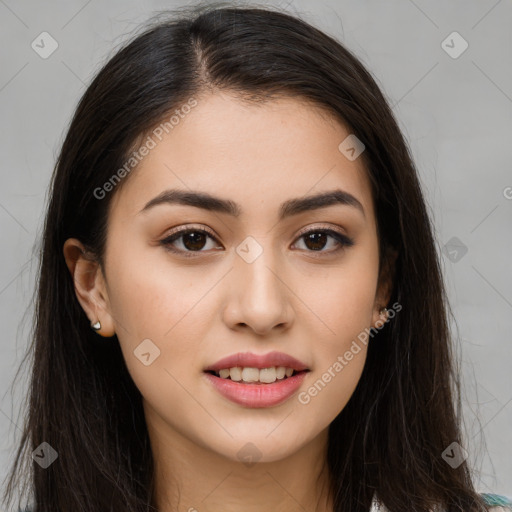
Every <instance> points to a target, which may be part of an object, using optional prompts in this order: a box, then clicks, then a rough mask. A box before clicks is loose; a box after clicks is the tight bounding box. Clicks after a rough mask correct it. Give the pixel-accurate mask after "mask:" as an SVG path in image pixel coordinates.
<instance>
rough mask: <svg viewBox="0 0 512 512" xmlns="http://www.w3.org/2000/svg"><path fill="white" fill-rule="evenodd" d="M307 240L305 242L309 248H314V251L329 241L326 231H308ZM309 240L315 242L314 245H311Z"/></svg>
mask: <svg viewBox="0 0 512 512" xmlns="http://www.w3.org/2000/svg"><path fill="white" fill-rule="evenodd" d="M305 237H306V240H305V244H306V247H307V248H308V249H312V250H314V251H317V250H320V249H322V248H323V247H324V246H325V244H326V243H327V234H326V233H308V234H307V235H305ZM309 242H313V247H310V246H309V245H308V244H309Z"/></svg>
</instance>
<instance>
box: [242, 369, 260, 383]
mask: <svg viewBox="0 0 512 512" xmlns="http://www.w3.org/2000/svg"><path fill="white" fill-rule="evenodd" d="M259 379H260V371H259V370H258V368H244V369H243V370H242V380H243V381H244V382H257V381H258V380H259Z"/></svg>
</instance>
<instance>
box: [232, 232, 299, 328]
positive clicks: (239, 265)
mask: <svg viewBox="0 0 512 512" xmlns="http://www.w3.org/2000/svg"><path fill="white" fill-rule="evenodd" d="M236 253H237V255H236V258H235V263H234V273H233V279H234V282H233V285H232V286H233V288H232V292H234V293H233V297H232V298H234V297H236V300H237V301H238V308H239V309H238V310H239V315H240V316H239V318H238V321H239V322H243V323H245V324H248V325H251V326H252V327H253V328H254V329H256V330H261V331H264V330H266V329H270V328H272V327H273V326H274V325H276V324H280V323H283V322H285V321H286V318H285V316H286V312H287V308H288V306H289V305H288V303H287V301H288V293H287V287H286V286H285V285H284V284H283V282H284V281H285V279H283V277H284V276H280V275H279V274H280V273H281V269H282V265H281V262H280V260H279V255H277V254H276V252H275V251H274V249H273V247H272V242H271V238H270V237H269V238H267V239H266V242H265V241H264V240H263V239H260V240H256V238H254V237H252V236H249V237H247V238H246V239H245V240H244V241H242V242H241V243H240V244H239V245H238V246H237V248H236Z"/></svg>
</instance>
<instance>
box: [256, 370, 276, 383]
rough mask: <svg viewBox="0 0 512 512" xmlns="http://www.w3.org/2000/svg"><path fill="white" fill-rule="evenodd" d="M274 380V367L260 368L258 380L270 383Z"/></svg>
mask: <svg viewBox="0 0 512 512" xmlns="http://www.w3.org/2000/svg"><path fill="white" fill-rule="evenodd" d="M275 381H276V369H275V368H262V369H261V370H260V382H265V383H267V384H270V383H271V382H275Z"/></svg>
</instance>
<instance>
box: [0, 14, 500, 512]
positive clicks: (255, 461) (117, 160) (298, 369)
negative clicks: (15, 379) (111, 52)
mask: <svg viewBox="0 0 512 512" xmlns="http://www.w3.org/2000/svg"><path fill="white" fill-rule="evenodd" d="M37 304H38V306H37V311H36V323H35V334H34V343H33V347H32V350H33V354H34V367H33V374H32V381H31V389H30V391H31V393H30V408H29V411H28V417H27V422H26V425H25V430H24V436H23V438H22V442H21V445H20V447H19V450H18V457H17V460H16V462H15V464H14V466H13V469H12V475H11V480H10V482H9V486H8V488H7V491H6V495H5V498H6V501H8V502H9V503H10V500H12V498H13V492H14V485H15V482H16V481H17V480H16V479H17V478H21V476H22V464H21V461H25V462H26V463H27V464H29V466H30V468H31V471H32V473H31V479H30V480H29V479H27V480H26V481H25V483H26V486H27V487H28V488H30V491H31V501H32V502H33V503H34V505H35V509H34V510H37V512H46V511H50V510H51V511H56V510H59V511H68V510H69V511H77V510H83V511H91V512H92V511H99V510H101V511H107V510H108V511H143V510H144V511H145V510H158V511H160V512H171V511H175V510H188V511H189V512H192V511H195V510H197V511H215V512H216V511H220V510H223V511H235V510H241V509H242V508H243V510H245V511H250V512H256V511H260V510H284V511H295V510H311V511H318V512H324V511H325V512H327V511H329V512H332V511H336V512H338V511H351V512H359V511H368V510H370V509H371V510H390V511H398V512H403V511H431V510H446V511H481V510H487V509H488V508H489V506H490V505H491V504H492V500H494V501H495V503H496V504H498V503H497V500H498V499H499V498H497V497H492V496H491V497H490V496H485V495H483V496H481V495H479V494H478V493H477V492H476V491H475V489H474V487H473V484H472V481H471V477H470V469H469V467H468V465H467V463H466V462H465V458H466V452H465V450H464V448H463V446H462V441H461V433H460V428H459V422H458V415H457V412H456V408H455V406H456V405H458V404H459V396H458V391H457V379H456V374H455V373H454V370H453V367H454V362H453V361H452V356H451V348H450V337H449V331H448V327H447V304H446V299H445V292H444V288H443V283H442V278H441V273H440V268H439V262H438V255H437V253H436V250H435V243H434V239H433V234H432V227H431V221H430V219H429V217H428V215H427V211H426V206H425V201H424V198H423V196H422V191H421V188H420V185H419V181H418V177H417V173H416V170H415V167H414V164H413V162H412V160H411V156H410V154H409V151H408V148H407V145H406V142H405V140H404V138H403V136H402V134H401V133H400V130H399V128H398V126H397V124H396V122H395V119H394V117H393V115H392V112H391V110H390V108H389V106H388V104H387V103H386V100H385V98H384V97H383V95H382V93H381V91H380V90H379V88H378V87H377V85H376V83H375V82H374V80H373V79H372V77H371V75H370V74H369V73H368V71H366V70H365V69H364V67H363V66H362V65H361V63H360V62H359V61H358V60H357V59H356V58H355V57H354V56H353V55H352V54H351V53H350V52H349V51H348V50H347V49H345V48H344V47H343V46H341V45H340V44H339V43H338V42H337V41H335V40H333V39H332V38H330V37H328V36H327V35H325V34H323V33H322V32H320V31H319V30H317V29H315V28H314V27H312V26H310V25H308V24H307V23H305V22H303V21H301V20H299V19H296V18H294V17H291V16H289V15H286V14H283V13H279V12H273V11H270V10H264V9H251V8H243V9H242V8H234V7H233V8H213V7H206V8H205V7H201V8H197V9H195V10H192V11H191V12H190V13H188V14H186V13H185V12H183V13H182V14H181V15H180V16H176V17H174V18H172V19H171V21H164V22H160V23H158V24H156V25H155V26H153V27H151V28H150V29H148V30H146V32H144V33H143V34H141V35H139V36H138V37H137V38H135V39H134V40H133V41H132V42H130V43H129V44H127V45H126V46H125V47H124V48H123V49H122V50H120V51H119V52H118V53H117V54H116V55H115V56H114V57H113V58H112V59H111V60H110V61H109V62H108V63H107V64H106V65H105V66H104V67H103V69H102V70H101V71H100V72H99V73H98V75H97V76H96V78H95V79H94V81H93V82H92V84H91V85H90V86H89V88H88V89H87V91H86V93H85V94H84V96H83V98H82V99H81V101H80V104H79V105H78V108H77V110H76V113H75V115H74V118H73V120H72V123H71V125H70V127H69V131H68V134H67V137H66V139H65V141H64V144H63V147H62V151H61V153H60V156H59V159H58V162H57V165H56V169H55V173H54V177H53V181H52V187H51V197H50V201H49V206H48V212H47V217H46V223H45V231H44V238H43V247H42V260H41V268H40V279H39V289H38V303H37ZM23 457H25V458H23ZM36 463H37V464H36ZM26 471H28V470H26ZM503 504H504V505H505V502H503Z"/></svg>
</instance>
